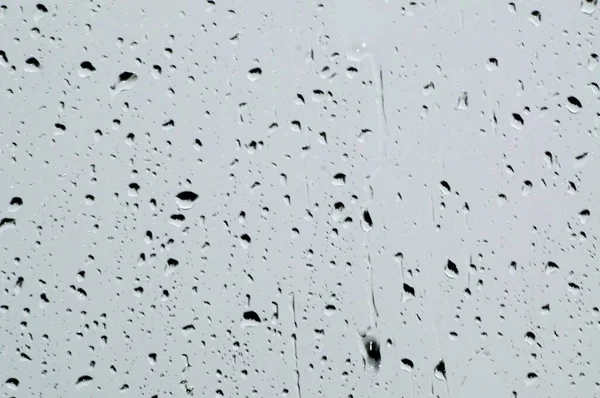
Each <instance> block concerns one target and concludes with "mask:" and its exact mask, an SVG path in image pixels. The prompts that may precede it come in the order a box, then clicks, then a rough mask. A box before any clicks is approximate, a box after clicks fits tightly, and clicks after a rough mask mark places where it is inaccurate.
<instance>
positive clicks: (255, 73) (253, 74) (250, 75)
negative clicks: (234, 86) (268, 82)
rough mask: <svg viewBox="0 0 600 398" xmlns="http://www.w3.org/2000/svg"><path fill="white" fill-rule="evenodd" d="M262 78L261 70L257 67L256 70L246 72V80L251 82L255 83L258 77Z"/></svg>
mask: <svg viewBox="0 0 600 398" xmlns="http://www.w3.org/2000/svg"><path fill="white" fill-rule="evenodd" d="M261 76H262V69H261V68H259V67H256V68H252V69H250V70H249V71H248V79H249V80H250V81H251V82H255V81H257V80H258V78H259V77H261Z"/></svg>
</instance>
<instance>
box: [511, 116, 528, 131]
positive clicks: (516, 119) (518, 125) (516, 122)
mask: <svg viewBox="0 0 600 398" xmlns="http://www.w3.org/2000/svg"><path fill="white" fill-rule="evenodd" d="M510 125H511V126H512V127H513V128H514V129H516V130H521V129H522V128H523V126H524V125H525V121H524V120H523V118H522V117H521V115H519V114H518V113H513V114H512V120H511V122H510Z"/></svg>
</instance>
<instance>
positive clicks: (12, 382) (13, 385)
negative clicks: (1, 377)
mask: <svg viewBox="0 0 600 398" xmlns="http://www.w3.org/2000/svg"><path fill="white" fill-rule="evenodd" d="M4 384H5V385H6V386H7V387H8V388H9V389H11V390H16V389H17V388H19V384H20V382H19V379H17V378H15V377H10V378H8V379H7V380H6V381H5V382H4Z"/></svg>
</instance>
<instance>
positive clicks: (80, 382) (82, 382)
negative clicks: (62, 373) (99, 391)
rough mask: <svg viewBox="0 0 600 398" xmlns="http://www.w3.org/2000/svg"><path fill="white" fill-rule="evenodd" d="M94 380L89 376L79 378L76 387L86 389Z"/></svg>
mask: <svg viewBox="0 0 600 398" xmlns="http://www.w3.org/2000/svg"><path fill="white" fill-rule="evenodd" d="M92 380H94V378H93V377H92V376H88V375H83V376H79V378H78V379H77V381H76V382H75V385H76V386H77V387H78V388H81V387H85V386H87V385H88V384H89V383H90V382H91V381H92Z"/></svg>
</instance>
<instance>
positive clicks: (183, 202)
mask: <svg viewBox="0 0 600 398" xmlns="http://www.w3.org/2000/svg"><path fill="white" fill-rule="evenodd" d="M176 198H177V200H176V201H177V206H178V207H179V208H180V209H184V210H189V209H191V208H192V207H193V206H194V202H195V201H196V199H198V194H197V193H195V192H192V191H183V192H179V193H178V194H177V195H176Z"/></svg>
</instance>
